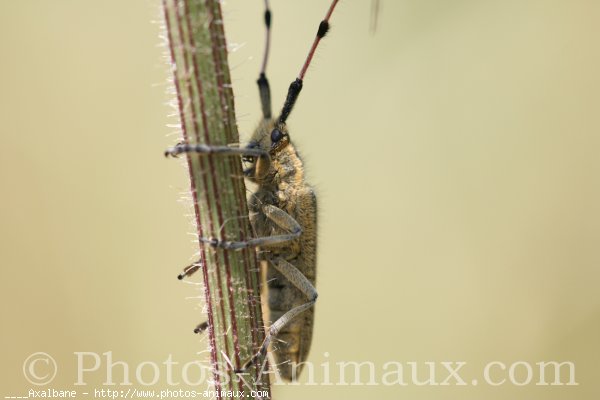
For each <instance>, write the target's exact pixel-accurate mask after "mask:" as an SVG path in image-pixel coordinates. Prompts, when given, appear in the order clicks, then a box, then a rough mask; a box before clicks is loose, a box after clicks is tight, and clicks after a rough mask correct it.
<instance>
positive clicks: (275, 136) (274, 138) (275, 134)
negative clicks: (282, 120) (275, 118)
mask: <svg viewBox="0 0 600 400" xmlns="http://www.w3.org/2000/svg"><path fill="white" fill-rule="evenodd" d="M282 138H283V133H281V131H280V130H279V129H273V131H272V132H271V143H277V142H279V141H280V140H281V139H282Z"/></svg>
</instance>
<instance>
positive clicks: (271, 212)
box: [200, 204, 302, 250]
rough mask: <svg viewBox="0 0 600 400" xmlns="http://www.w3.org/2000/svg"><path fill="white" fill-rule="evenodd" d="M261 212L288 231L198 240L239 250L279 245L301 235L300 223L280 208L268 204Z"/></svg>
mask: <svg viewBox="0 0 600 400" xmlns="http://www.w3.org/2000/svg"><path fill="white" fill-rule="evenodd" d="M262 212H263V213H264V215H265V216H266V217H267V218H268V219H269V220H271V221H272V222H274V223H275V224H276V225H277V226H279V227H280V228H282V229H284V230H286V231H288V232H289V233H284V234H281V235H272V236H262V237H257V238H253V239H248V240H243V241H229V240H219V239H216V238H200V241H201V242H202V243H206V244H209V245H211V246H213V247H218V248H221V249H227V250H240V249H245V248H248V247H259V246H266V247H273V246H281V245H285V244H287V243H289V242H291V241H293V240H294V239H297V238H298V237H300V235H302V227H301V226H300V224H299V223H298V222H297V221H296V220H295V219H294V218H293V217H292V216H291V215H289V214H288V213H286V212H285V211H283V210H282V209H281V208H278V207H275V206H273V205H270V204H268V205H265V206H263V207H262Z"/></svg>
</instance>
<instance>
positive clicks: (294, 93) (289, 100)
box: [278, 0, 339, 124]
mask: <svg viewBox="0 0 600 400" xmlns="http://www.w3.org/2000/svg"><path fill="white" fill-rule="evenodd" d="M338 1H339V0H333V1H332V2H331V5H330V6H329V10H327V14H325V18H324V19H323V21H321V23H320V24H319V29H318V30H317V36H316V37H315V40H314V42H313V44H312V46H311V48H310V51H309V52H308V57H306V61H305V62H304V65H303V66H302V69H301V70H300V73H299V74H298V77H297V78H296V80H294V81H293V82H292V83H291V84H290V88H289V89H288V94H287V97H286V99H285V103H283V109H282V110H281V115H280V116H279V120H278V122H279V123H280V124H285V121H286V120H287V118H288V117H289V115H290V113H291V112H292V108H294V104H296V100H297V99H298V95H299V94H300V91H301V90H302V82H303V80H304V75H306V70H308V66H309V65H310V62H311V61H312V58H313V56H314V55H315V52H316V50H317V46H318V45H319V42H320V41H321V39H323V38H324V37H325V35H326V34H327V32H328V31H329V19H330V18H331V14H333V9H334V8H335V6H336V5H337V3H338Z"/></svg>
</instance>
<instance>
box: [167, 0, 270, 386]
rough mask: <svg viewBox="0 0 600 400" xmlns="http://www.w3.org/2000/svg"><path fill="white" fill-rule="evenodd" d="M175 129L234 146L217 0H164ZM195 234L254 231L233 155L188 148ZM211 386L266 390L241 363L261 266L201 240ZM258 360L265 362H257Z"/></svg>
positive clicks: (255, 337)
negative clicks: (242, 371) (201, 152)
mask: <svg viewBox="0 0 600 400" xmlns="http://www.w3.org/2000/svg"><path fill="white" fill-rule="evenodd" d="M163 7H164V13H165V21H166V28H167V33H168V37H169V45H170V50H171V57H172V62H173V72H174V81H175V86H176V90H177V100H178V104H179V112H180V119H181V126H182V131H183V135H184V141H185V142H186V143H190V144H194V143H201V144H206V145H227V144H230V143H239V136H238V131H237V126H236V122H235V110H234V102H233V92H232V90H231V79H230V74H229V67H228V64H227V46H226V41H225V35H224V29H223V19H222V15H221V6H220V3H219V1H218V0H163ZM187 162H188V167H189V173H190V181H191V190H192V195H193V199H194V207H195V211H196V222H197V227H198V235H199V236H200V237H205V238H208V237H212V238H217V239H220V240H234V241H239V240H246V239H248V238H250V237H251V236H252V230H251V227H250V222H249V220H248V205H247V202H246V189H245V185H244V180H243V173H242V168H241V162H240V158H239V157H235V156H223V155H218V154H215V155H198V154H193V153H188V156H187ZM200 258H201V262H202V264H203V267H202V273H203V278H204V286H205V297H206V306H207V311H208V334H209V342H210V350H211V357H212V367H213V375H214V384H215V389H216V390H218V391H223V390H246V391H249V390H265V391H268V390H269V380H268V375H266V374H261V373H260V372H261V368H260V367H261V365H257V366H255V367H252V368H251V369H250V370H249V371H248V374H247V375H244V379H243V380H242V381H240V379H239V377H238V375H236V374H235V373H234V372H233V369H234V368H240V367H241V366H242V365H243V363H244V362H245V361H247V360H248V359H249V358H250V357H252V355H253V354H254V352H255V351H256V350H257V349H258V347H259V346H260V344H261V343H262V340H263V339H264V325H263V321H262V312H261V304H260V291H259V269H258V262H257V258H256V252H255V251H254V250H253V249H245V250H241V251H227V250H225V251H224V250H220V249H214V248H211V247H210V246H208V245H205V244H203V243H202V242H200ZM260 361H261V363H262V361H263V360H260Z"/></svg>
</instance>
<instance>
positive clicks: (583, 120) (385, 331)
mask: <svg viewBox="0 0 600 400" xmlns="http://www.w3.org/2000/svg"><path fill="white" fill-rule="evenodd" d="M328 4H329V2H328V1H324V0H321V1H316V0H311V1H302V2H289V1H283V0H272V2H271V8H272V11H273V45H272V52H271V60H270V64H269V67H268V74H269V77H270V80H271V87H272V93H273V103H274V108H275V109H278V108H279V107H280V105H281V104H282V102H283V99H284V97H285V93H286V90H287V86H288V85H289V83H290V82H291V80H292V79H293V78H294V77H295V76H296V74H297V72H298V70H299V68H300V66H301V64H302V62H303V60H304V58H305V56H306V52H307V51H308V48H309V46H310V43H311V41H312V39H313V36H314V33H315V30H316V27H317V25H318V23H319V21H320V20H321V19H322V17H323V15H324V13H325V11H326V8H327V7H328ZM371 6H372V3H371V2H370V1H366V0H363V1H349V0H348V1H342V2H341V3H340V4H339V6H338V8H337V9H336V12H335V14H334V15H333V18H332V30H331V34H330V35H329V36H328V38H327V39H326V40H325V41H323V42H322V47H320V48H319V50H318V53H317V55H316V57H315V62H314V64H313V65H312V66H311V68H310V70H309V72H308V74H307V77H306V81H305V85H304V90H303V92H302V95H301V96H300V99H299V102H298V104H297V106H296V108H295V111H294V113H293V114H292V116H291V117H290V119H289V126H290V129H291V134H292V137H293V139H294V140H295V141H296V143H297V145H298V147H299V148H300V149H301V151H302V154H303V156H304V159H305V163H306V166H307V170H308V177H309V179H310V181H311V182H312V183H314V185H315V186H316V188H317V190H318V194H319V202H320V214H319V217H320V227H319V268H318V270H319V272H318V290H319V294H320V296H319V302H318V305H317V309H316V328H315V329H316V330H315V337H314V341H313V347H312V351H311V355H310V360H311V361H312V362H314V363H315V365H317V366H319V365H321V364H323V363H327V362H329V363H330V365H331V367H330V368H331V380H332V382H337V381H338V377H339V372H338V367H337V366H336V363H337V362H348V361H356V362H363V361H369V362H371V363H373V365H374V366H375V369H374V371H375V372H374V374H375V375H374V376H375V381H376V382H377V383H381V382H382V380H383V378H384V375H385V372H386V370H385V369H384V365H385V364H386V363H387V362H390V361H393V362H399V363H402V364H403V365H404V367H405V371H404V380H405V381H406V382H407V386H400V385H394V386H386V385H383V384H378V385H372V386H370V385H364V386H349V385H341V386H340V385H332V386H322V385H315V386H310V385H309V386H307V385H299V386H285V387H284V386H278V387H274V388H273V391H274V398H276V399H277V398H287V399H301V398H306V397H307V396H311V397H316V398H325V397H326V396H327V397H328V398H330V399H364V398H366V397H367V396H368V397H369V398H370V397H371V396H373V397H375V396H376V397H377V398H381V399H398V398H411V399H481V398H486V399H506V398H515V399H516V398H521V399H530V400H531V399H582V400H583V399H597V398H599V396H600V387H599V385H598V378H599V376H600V365H599V363H600V343H599V338H600V295H599V290H598V287H599V285H600V269H599V266H600V246H599V241H600V179H599V178H600V158H599V157H598V150H599V149H600V136H599V132H600V113H599V112H598V111H599V107H600V77H599V74H598V71H599V70H600V46H598V34H599V31H598V24H597V23H598V20H599V19H600V3H598V2H596V1H593V0H589V1H588V0H578V1H568V2H567V1H547V0H537V1H536V0H527V1H522V0H520V1H516V0H514V1H513V0H508V1H479V0H456V1H444V0H418V1H416V0H381V1H380V12H379V18H378V22H377V27H376V30H375V32H374V33H371V32H370V20H371V17H370V13H371ZM224 11H225V14H226V21H225V24H226V25H225V29H226V32H227V35H228V41H229V43H230V44H231V45H232V47H235V49H236V50H235V51H234V52H233V53H232V54H231V55H230V65H231V67H232V73H233V78H234V82H233V84H234V90H235V94H236V106H237V115H238V118H239V128H240V132H241V134H242V138H245V137H248V135H249V134H250V132H251V131H252V129H253V127H254V125H255V123H256V122H257V121H258V118H259V117H260V105H259V102H258V93H257V88H256V84H255V80H256V78H257V74H258V70H259V68H260V60H261V56H262V48H263V37H264V30H263V22H262V18H263V17H262V13H263V3H262V1H259V0H252V1H240V0H229V1H227V2H226V3H225V4H224ZM161 20H162V17H161V8H160V2H159V1H158V0H129V1H121V0H106V1H101V2H98V1H73V0H54V1H44V0H27V1H18V2H13V1H2V2H0V54H1V55H2V57H1V61H0V88H1V90H0V123H1V129H2V133H1V135H0V147H1V149H2V154H1V155H0V187H1V192H2V196H1V201H0V204H1V206H0V254H1V261H0V262H1V263H2V268H1V279H0V285H1V286H0V288H1V289H0V291H1V296H2V297H1V301H0V307H1V309H2V329H1V330H0V339H1V340H0V341H1V343H2V357H1V359H2V361H1V363H0V371H1V375H0V376H1V379H0V382H1V385H0V386H1V393H0V395H2V396H24V395H26V393H27V390H29V388H31V387H34V386H32V385H31V384H30V383H29V382H28V381H27V380H26V379H25V377H24V373H23V362H24V360H25V359H26V358H27V357H28V356H29V355H30V354H32V353H35V352H46V353H48V354H50V355H52V357H53V358H54V359H55V361H56V363H57V365H58V373H57V375H56V378H55V379H54V381H53V382H52V384H50V385H49V386H47V387H49V388H56V389H62V390H66V389H71V388H73V389H76V390H79V391H80V392H81V390H82V388H84V387H83V386H79V387H76V386H73V384H74V383H75V382H76V381H77V374H76V356H75V355H74V353H75V352H93V353H97V354H98V355H100V357H101V361H102V367H101V368H100V369H99V370H98V371H97V372H95V373H89V374H86V375H85V381H86V383H88V385H87V389H91V390H93V389H94V388H98V389H101V388H111V389H115V388H116V389H120V388H122V387H120V386H118V385H117V386H113V387H107V386H103V385H102V383H103V382H104V381H105V379H106V374H105V368H106V359H105V356H103V355H102V353H104V352H109V351H111V352H112V358H113V361H125V362H127V363H129V364H130V365H131V368H132V371H130V380H132V381H134V382H135V374H134V371H133V369H134V368H135V366H137V365H139V364H140V363H143V362H146V361H152V362H156V363H159V364H161V363H162V362H164V361H165V360H167V358H168V357H169V355H171V356H172V359H173V360H175V361H177V362H179V363H180V364H185V363H187V362H190V361H193V360H196V359H198V355H197V354H196V353H197V352H202V351H203V350H205V349H206V340H205V338H203V337H198V336H195V335H193V334H192V333H191V331H192V329H193V327H194V326H195V324H196V323H198V322H200V320H201V319H202V316H201V315H200V311H201V309H202V304H201V302H200V301H199V299H198V298H196V297H198V296H199V295H200V293H199V291H198V288H197V287H196V286H194V285H189V284H187V285H186V284H184V283H181V282H179V281H177V279H176V275H177V274H178V273H179V270H180V268H181V267H182V266H184V265H186V263H188V262H189V261H190V260H192V257H193V254H194V253H195V252H196V246H195V245H194V243H193V239H194V237H193V233H194V229H193V226H192V225H191V218H190V217H189V212H190V209H189V208H188V207H187V205H186V204H185V202H182V201H181V199H182V198H183V197H185V196H184V194H185V193H186V191H187V189H188V186H189V181H188V177H187V173H186V170H185V168H183V167H182V166H181V163H179V162H176V161H167V160H165V159H164V157H163V156H162V151H163V150H164V149H165V148H166V147H167V146H169V145H172V144H173V143H175V142H176V141H177V134H176V130H175V129H174V128H173V127H172V126H167V124H175V123H176V120H175V119H173V118H169V117H168V115H169V114H171V113H172V109H171V108H170V107H169V106H168V104H167V103H168V102H169V101H170V100H171V99H172V96H171V95H168V94H167V93H166V90H167V88H168V85H167V78H169V77H170V76H171V75H170V70H169V69H168V67H167V66H166V63H165V48H164V47H163V46H162V45H163V44H164V43H163V40H162V39H160V38H159V33H160V21H161ZM90 360H92V359H90ZM553 360H554V361H571V362H572V363H574V365H575V381H576V382H577V383H578V385H577V386H566V385H564V386H539V385H536V384H535V383H536V382H538V380H539V374H538V371H537V366H536V363H537V362H540V361H553ZM412 361H414V362H417V364H418V365H419V369H418V374H419V379H420V380H426V378H427V375H428V369H427V368H428V366H427V365H426V364H425V363H426V362H433V363H436V364H437V367H436V369H437V382H438V383H439V382H441V381H443V380H444V379H445V378H446V376H447V375H448V374H447V371H446V370H445V368H444V367H443V366H442V365H441V363H442V362H445V361H452V362H460V361H464V362H466V363H467V365H466V366H465V367H463V368H462V369H461V376H462V377H463V379H465V381H467V382H468V383H469V385H467V386H457V385H455V383H456V382H455V381H454V380H453V379H451V380H450V383H451V385H450V386H417V385H415V384H412V383H411V375H410V368H409V367H410V366H409V364H408V363H409V362H412ZM493 361H499V362H502V363H505V364H506V366H507V369H508V367H509V366H510V365H511V364H513V363H515V362H518V361H523V362H527V363H529V364H530V365H531V366H532V367H533V379H532V382H531V383H530V384H528V385H524V386H516V385H513V384H510V383H508V382H507V383H506V384H504V385H500V386H491V385H488V384H485V383H483V378H482V377H483V375H482V374H483V372H482V371H483V369H484V367H485V365H486V364H487V363H489V362H493ZM88 362H89V364H93V361H88ZM88 366H90V367H91V366H92V365H88ZM42 367H43V365H41V366H40V368H42ZM120 368H122V367H115V368H114V370H113V375H114V378H113V380H114V381H115V382H120V381H121V377H122V372H121V371H122V370H121V369H120ZM388 368H390V367H389V365H388ZM388 370H389V369H388ZM494 371H496V372H495V373H494V375H493V377H494V379H495V380H496V381H499V380H501V379H503V378H507V379H508V376H507V371H504V376H503V375H502V371H500V370H499V369H498V370H494ZM517 372H518V373H517V374H516V376H517V380H518V381H520V382H522V381H524V380H525V378H526V370H525V369H523V368H519V369H517ZM567 372H568V371H566V370H564V374H565V376H563V377H562V382H563V383H567V382H568V377H567V376H566V375H567ZM350 376H351V378H348V379H347V381H348V382H351V381H353V379H352V377H353V375H350ZM363 377H364V378H363V379H362V380H363V382H364V383H367V382H368V381H369V374H368V371H367V373H365V375H363ZM305 378H306V377H305ZM323 379H324V378H323V375H322V371H321V370H320V369H317V372H316V381H317V382H322V381H323ZM387 379H388V381H389V380H393V378H390V376H389V375H388V377H387ZM472 379H477V380H478V381H479V382H480V384H478V385H472V384H471V383H472ZM547 380H548V381H552V379H551V378H550V379H547ZM134 386H137V387H139V385H134ZM204 387H205V385H204V384H202V385H200V388H201V389H204ZM34 388H36V389H38V388H37V387H34ZM40 388H43V387H40ZM127 388H128V387H125V389H127ZM154 388H157V389H163V388H164V389H166V388H171V389H179V388H182V389H185V388H186V387H185V385H179V386H174V387H171V386H168V385H167V380H166V376H165V374H164V372H163V373H162V374H161V377H160V381H159V382H158V383H157V384H156V385H155V386H154Z"/></svg>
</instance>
